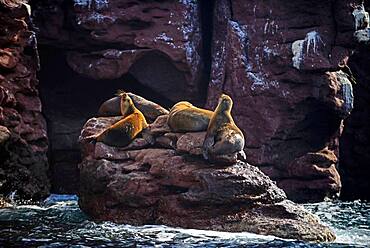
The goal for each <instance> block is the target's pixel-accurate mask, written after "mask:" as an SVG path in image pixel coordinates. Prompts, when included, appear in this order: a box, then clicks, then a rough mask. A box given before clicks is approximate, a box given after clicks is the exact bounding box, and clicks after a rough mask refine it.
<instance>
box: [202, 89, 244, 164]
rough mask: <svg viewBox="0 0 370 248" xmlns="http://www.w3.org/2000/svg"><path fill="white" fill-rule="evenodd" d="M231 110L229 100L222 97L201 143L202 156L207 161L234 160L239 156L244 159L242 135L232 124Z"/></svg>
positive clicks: (225, 96)
mask: <svg viewBox="0 0 370 248" xmlns="http://www.w3.org/2000/svg"><path fill="white" fill-rule="evenodd" d="M231 108H232V100H231V98H230V97H229V96H227V95H222V96H221V97H220V100H219V103H218V106H217V107H216V109H215V111H214V113H213V116H212V118H211V120H210V122H209V125H208V128H207V134H206V137H205V140H204V143H203V156H204V158H205V159H207V160H210V161H216V160H220V161H223V160H224V159H223V158H227V159H226V160H235V159H237V158H238V157H239V155H241V156H242V157H245V154H244V152H243V149H244V143H245V141H244V135H243V132H242V131H241V130H240V129H239V128H238V127H237V126H236V125H235V123H234V120H233V118H232V116H231Z"/></svg>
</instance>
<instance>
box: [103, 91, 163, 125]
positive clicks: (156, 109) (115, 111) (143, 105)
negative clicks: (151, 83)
mask: <svg viewBox="0 0 370 248" xmlns="http://www.w3.org/2000/svg"><path fill="white" fill-rule="evenodd" d="M127 95H128V96H129V97H130V98H131V99H132V101H133V102H134V104H135V106H136V108H137V109H138V110H140V111H141V112H142V113H143V115H144V116H145V118H146V119H147V120H148V121H149V122H153V121H155V119H157V117H158V116H160V115H165V114H168V110H167V109H165V108H163V107H161V106H160V105H159V104H157V103H154V102H152V101H149V100H147V99H145V98H144V97H141V96H138V95H135V94H133V93H130V92H128V93H127ZM120 102H121V98H120V97H119V96H116V97H113V98H111V99H109V100H107V101H105V102H104V103H103V104H102V105H101V106H100V108H99V111H98V116H104V117H107V116H118V115H121V109H120Z"/></svg>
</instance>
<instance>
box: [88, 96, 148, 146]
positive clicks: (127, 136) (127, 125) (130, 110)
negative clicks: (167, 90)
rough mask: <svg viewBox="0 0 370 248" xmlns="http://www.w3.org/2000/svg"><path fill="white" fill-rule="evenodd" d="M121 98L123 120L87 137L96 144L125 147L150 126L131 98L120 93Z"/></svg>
mask: <svg viewBox="0 0 370 248" xmlns="http://www.w3.org/2000/svg"><path fill="white" fill-rule="evenodd" d="M118 96H119V97H120V109H121V114H122V116H123V118H122V119H121V120H119V121H118V122H116V123H115V124H113V125H112V126H110V127H108V128H107V129H105V130H104V131H102V132H101V133H99V134H97V135H92V136H89V137H86V139H94V140H95V141H96V142H103V143H104V144H106V145H109V146H116V147H125V146H127V145H128V144H130V143H131V141H132V140H133V139H135V137H136V136H137V135H138V134H139V133H140V132H141V131H142V130H143V129H145V128H147V127H148V124H147V122H146V120H145V117H144V115H143V114H142V113H141V112H140V110H138V109H137V108H136V107H135V104H134V103H133V101H132V99H131V98H130V96H129V95H128V94H127V93H125V92H118Z"/></svg>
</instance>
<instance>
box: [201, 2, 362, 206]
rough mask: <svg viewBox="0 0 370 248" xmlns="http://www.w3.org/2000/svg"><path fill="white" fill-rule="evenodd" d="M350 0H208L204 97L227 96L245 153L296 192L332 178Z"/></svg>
mask: <svg viewBox="0 0 370 248" xmlns="http://www.w3.org/2000/svg"><path fill="white" fill-rule="evenodd" d="M357 2H358V3H357ZM357 2H356V1H335V2H330V1H313V2H312V1H310V2H308V1H288V2H287V1H270V2H268V3H267V2H265V1H242V0H240V1H239V0H234V1H222V0H219V1H216V6H215V13H214V37H213V51H212V72H211V81H210V84H209V91H208V103H207V106H208V107H210V108H213V107H214V106H215V104H216V101H217V98H218V96H219V95H220V94H221V92H225V93H226V94H229V95H230V96H231V97H232V98H233V100H234V102H235V108H234V110H233V115H234V117H235V120H236V123H237V124H238V126H240V127H241V128H242V130H243V131H244V133H245V137H246V149H245V151H246V154H247V160H248V161H249V162H250V163H252V164H255V165H257V166H259V167H260V168H261V169H262V170H263V171H264V172H265V173H267V174H268V175H269V176H270V177H271V178H272V179H273V180H276V181H277V183H278V185H279V186H280V187H281V188H283V189H284V190H285V191H286V193H287V195H288V197H289V198H290V199H294V200H296V201H319V200H322V199H324V198H325V197H333V196H336V195H338V193H339V191H340V188H341V182H340V177H339V174H338V172H337V169H336V167H337V163H338V155H339V148H338V145H339V143H338V137H339V135H340V132H341V128H342V120H343V119H344V118H345V117H347V116H348V115H349V113H350V111H351V110H352V108H353V92H352V85H351V82H350V80H349V78H350V76H349V75H348V74H347V73H345V71H346V70H345V68H344V65H346V63H347V60H348V56H349V55H350V52H351V49H350V48H351V47H352V48H353V47H354V43H353V34H354V31H355V27H354V23H355V20H354V18H353V15H352V12H353V10H354V7H353V6H357V5H356V4H360V1H357ZM341 69H342V70H341Z"/></svg>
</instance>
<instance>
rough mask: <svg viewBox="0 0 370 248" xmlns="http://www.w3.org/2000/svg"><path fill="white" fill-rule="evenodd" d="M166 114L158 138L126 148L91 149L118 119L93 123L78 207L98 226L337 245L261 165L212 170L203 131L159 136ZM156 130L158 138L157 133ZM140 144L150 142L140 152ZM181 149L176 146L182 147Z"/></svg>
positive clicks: (84, 133) (160, 120)
mask: <svg viewBox="0 0 370 248" xmlns="http://www.w3.org/2000/svg"><path fill="white" fill-rule="evenodd" d="M163 120H165V116H161V117H159V118H158V119H157V121H155V122H154V123H153V124H151V125H149V128H148V130H147V132H148V134H151V135H152V136H153V137H154V138H155V139H154V140H158V138H160V137H165V138H168V139H169V140H172V143H171V144H170V145H165V146H163V143H162V142H155V143H154V144H148V143H145V142H144V141H145V139H143V138H140V137H139V138H137V139H135V140H134V141H133V143H132V144H130V145H129V146H128V147H126V148H116V147H108V146H106V145H104V144H101V143H99V142H98V143H97V144H95V145H94V144H91V143H88V142H85V141H84V137H86V136H88V135H91V134H92V133H94V132H99V131H100V130H102V129H103V128H104V126H109V125H111V123H114V122H115V121H116V119H115V118H107V117H99V118H94V119H91V120H89V121H88V122H87V123H86V124H85V126H84V128H83V130H82V132H81V137H80V142H81V146H82V150H83V151H85V152H84V153H83V160H82V162H81V163H80V164H79V168H80V173H81V184H80V195H79V204H80V207H81V209H82V210H83V211H84V212H85V213H87V214H88V215H89V216H90V217H91V218H93V219H94V220H109V221H114V222H117V223H126V224H132V225H145V224H163V225H169V226H175V227H183V228H196V229H207V230H217V231H230V232H244V231H247V232H253V233H259V234H265V235H275V236H278V237H282V238H294V239H301V240H308V241H332V240H334V239H335V236H334V234H333V233H332V232H331V231H330V229H329V228H327V227H325V226H323V225H322V224H320V223H319V220H318V219H317V217H315V216H313V215H312V214H310V213H308V212H307V211H306V210H304V209H303V208H302V207H300V206H298V205H296V204H294V203H293V202H290V201H288V200H287V199H286V195H285V193H284V192H283V191H282V190H281V189H280V188H278V187H277V186H276V184H275V183H274V182H273V181H271V180H270V179H269V178H268V177H267V176H266V175H265V174H263V173H262V172H261V171H260V170H259V169H258V168H257V167H255V166H252V165H249V164H247V163H243V162H237V163H234V164H232V165H229V164H227V165H226V164H218V165H215V164H210V163H208V162H206V161H205V160H204V159H203V158H202V156H199V149H200V144H202V143H203V139H204V136H205V133H204V132H199V133H185V134H176V133H170V132H157V130H158V129H159V126H161V125H160V123H162V129H161V130H165V127H163V126H164V125H165V123H166V122H165V121H163ZM152 128H153V130H155V131H156V132H153V133H151V129H152ZM138 144H145V145H144V146H141V145H139V146H138ZM175 144H176V145H175Z"/></svg>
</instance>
